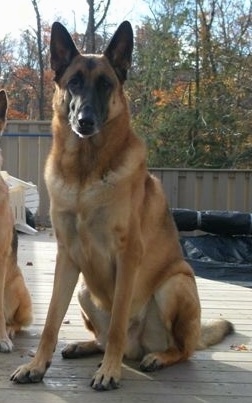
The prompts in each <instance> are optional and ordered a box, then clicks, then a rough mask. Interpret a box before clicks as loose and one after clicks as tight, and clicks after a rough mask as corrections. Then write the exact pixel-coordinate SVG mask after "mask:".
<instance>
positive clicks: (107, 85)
mask: <svg viewBox="0 0 252 403" xmlns="http://www.w3.org/2000/svg"><path fill="white" fill-rule="evenodd" d="M98 85H99V86H100V87H102V88H103V89H104V90H105V91H106V90H110V89H111V88H112V86H113V84H112V82H111V80H110V79H109V78H108V77H106V76H100V78H99V81H98Z"/></svg>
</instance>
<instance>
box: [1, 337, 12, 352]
mask: <svg viewBox="0 0 252 403" xmlns="http://www.w3.org/2000/svg"><path fill="white" fill-rule="evenodd" d="M12 349H13V343H12V341H11V339H10V338H9V337H6V338H4V339H1V340H0V352H1V353H10V352H11V351H12Z"/></svg>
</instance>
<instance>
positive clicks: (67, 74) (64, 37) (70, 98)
mask: <svg viewBox="0 0 252 403" xmlns="http://www.w3.org/2000/svg"><path fill="white" fill-rule="evenodd" d="M132 50H133V31H132V28H131V25H130V23H129V22H128V21H124V22H123V23H122V24H121V25H120V26H119V28H118V29H117V31H116V32H115V34H114V35H113V37H112V39H111V41H110V43H109V45H108V47H107V49H106V50H105V52H104V53H103V54H101V55H93V54H86V55H81V54H80V53H79V51H78V50H77V48H76V46H75V44H74V42H73V40H72V38H71V36H70V34H69V33H68V31H67V30H66V28H65V27H64V26H63V25H62V24H61V23H59V22H55V23H54V24H53V26H52V32H51V43H50V51H51V67H52V70H53V71H54V72H55V82H56V93H55V98H56V99H55V98H54V110H55V111H56V112H58V113H59V111H60V113H61V114H62V115H63V117H65V118H67V119H68V121H69V123H70V125H71V129H72V131H74V132H75V133H76V134H77V135H78V136H79V137H82V138H87V137H90V136H93V135H95V134H97V133H99V132H100V131H101V129H102V127H103V126H104V125H106V124H107V123H108V122H109V121H111V120H112V119H113V118H115V117H116V116H117V115H118V114H119V113H120V110H122V109H123V92H122V85H123V83H124V81H125V80H126V78H127V70H128V69H129V67H130V65H131V56H132ZM124 106H125V105H124Z"/></svg>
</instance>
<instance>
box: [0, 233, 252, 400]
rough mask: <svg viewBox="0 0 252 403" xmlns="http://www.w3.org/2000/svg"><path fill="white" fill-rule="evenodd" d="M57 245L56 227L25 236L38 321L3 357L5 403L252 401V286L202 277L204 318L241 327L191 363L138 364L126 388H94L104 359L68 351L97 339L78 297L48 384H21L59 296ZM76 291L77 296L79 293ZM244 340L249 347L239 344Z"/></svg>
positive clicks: (23, 253)
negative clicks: (143, 367)
mask: <svg viewBox="0 0 252 403" xmlns="http://www.w3.org/2000/svg"><path fill="white" fill-rule="evenodd" d="M55 257H56V244H55V240H54V238H53V236H52V233H51V232H50V231H45V232H39V233H38V234H37V235H34V236H28V235H20V236H19V264H20V267H21V269H22V271H23V273H24V276H25V279H26V282H27V285H28V287H29V289H30V292H31V295H32V300H33V309H34V323H33V325H32V326H31V327H30V328H29V329H28V330H26V331H22V332H21V333H20V334H19V335H18V336H17V337H16V339H15V340H14V344H15V348H14V351H13V352H12V353H11V354H1V355H0V403H4V402H8V403H9V402H12V403H17V402H22V401H25V402H26V403H31V402H32V403H34V402H36V403H42V402H51V403H59V402H60V403H63V402H71V403H75V402H76V403H77V402H82V401H83V402H85V403H89V402H92V403H96V402H102V403H106V402H111V403H129V402H132V403H141V402H147V403H152V402H153V403H164V402H171V403H194V402H195V403H213V402H215V403H230V402H239V403H240V402H241V403H251V401H252V377H251V375H252V374H251V371H252V339H251V337H252V321H251V319H252V307H251V305H252V304H251V301H252V290H251V289H249V288H245V287H241V286H237V285H233V284H228V283H221V282H217V281H211V280H205V279H201V278H198V279H197V283H198V288H199V294H200V298H201V302H202V318H203V319H209V318H219V317H225V318H227V319H229V320H231V321H232V322H233V323H234V325H235V329H236V332H235V334H233V335H232V336H229V337H228V338H227V339H226V340H225V341H224V342H223V343H221V344H219V345H217V346H214V347H211V348H209V349H208V350H205V351H198V352H196V353H195V354H194V356H193V357H192V358H191V359H190V360H189V361H188V362H185V363H181V364H177V365H174V366H172V367H170V368H166V369H164V370H161V371H158V372H156V373H153V374H144V373H141V372H140V371H138V363H136V362H127V361H125V362H124V364H123V371H122V380H121V387H120V388H119V389H118V390H114V391H112V392H107V393H97V392H95V391H93V390H92V389H91V388H90V386H89V382H90V379H91V377H92V375H93V373H94V371H95V370H96V368H97V365H98V364H99V362H100V360H101V358H102V356H101V355H97V356H94V357H90V358H85V359H81V360H63V359H62V358H61V354H60V351H61V349H62V347H63V346H64V345H65V344H66V343H67V342H69V341H74V340H81V339H89V338H90V337H91V335H90V333H89V332H88V331H87V330H85V328H84V326H83V324H82V320H81V315H80V312H79V308H78V303H77V299H76V295H74V296H73V299H72V302H71V304H70V307H69V309H68V311H67V314H66V317H65V321H64V323H63V324H62V326H61V329H60V333H59V342H58V345H57V349H56V351H55V354H54V357H53V361H52V365H51V367H50V368H49V370H48V372H47V373H46V376H45V378H44V381H43V382H42V383H40V384H33V385H13V384H12V383H11V382H10V381H9V375H10V374H11V373H12V372H13V371H14V370H15V368H16V367H17V366H18V365H21V364H23V363H25V362H27V361H29V360H30V359H31V356H32V355H33V354H34V352H35V351H36V348H37V346H38V342H39V338H40V334H41V331H42V329H43V325H44V322H45V318H46V314H47V308H48V304H49V301H50V297H51V291H52V285H53V276H54V265H55ZM75 294H76V293H75ZM241 344H244V345H245V346H246V348H247V350H246V351H235V350H234V349H233V348H232V346H234V345H241Z"/></svg>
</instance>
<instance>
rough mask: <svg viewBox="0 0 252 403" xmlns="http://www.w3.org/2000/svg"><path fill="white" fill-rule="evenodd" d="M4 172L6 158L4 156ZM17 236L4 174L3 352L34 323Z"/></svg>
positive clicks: (1, 94) (0, 243) (0, 100)
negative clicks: (25, 327) (18, 254)
mask: <svg viewBox="0 0 252 403" xmlns="http://www.w3.org/2000/svg"><path fill="white" fill-rule="evenodd" d="M7 108H8V100H7V95H6V92H5V91H4V90H1V91H0V133H1V134H2V132H3V130H4V127H5V124H6V113H7ZM0 151H1V150H0ZM0 159H1V161H0V170H1V167H2V155H1V154H0ZM17 248H18V240H17V233H16V231H15V228H14V219H13V215H12V210H11V206H10V199H9V190H8V186H7V185H6V183H5V182H4V180H3V178H2V176H1V174H0V352H1V353H9V352H11V351H12V348H13V343H12V340H11V339H12V338H13V337H14V335H15V333H16V332H17V331H19V330H20V329H21V328H22V327H23V326H28V325H30V323H31V321H32V304H31V298H30V294H29V292H28V289H27V287H26V285H25V282H24V278H23V275H22V272H21V270H20V268H19V267H18V264H17Z"/></svg>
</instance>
